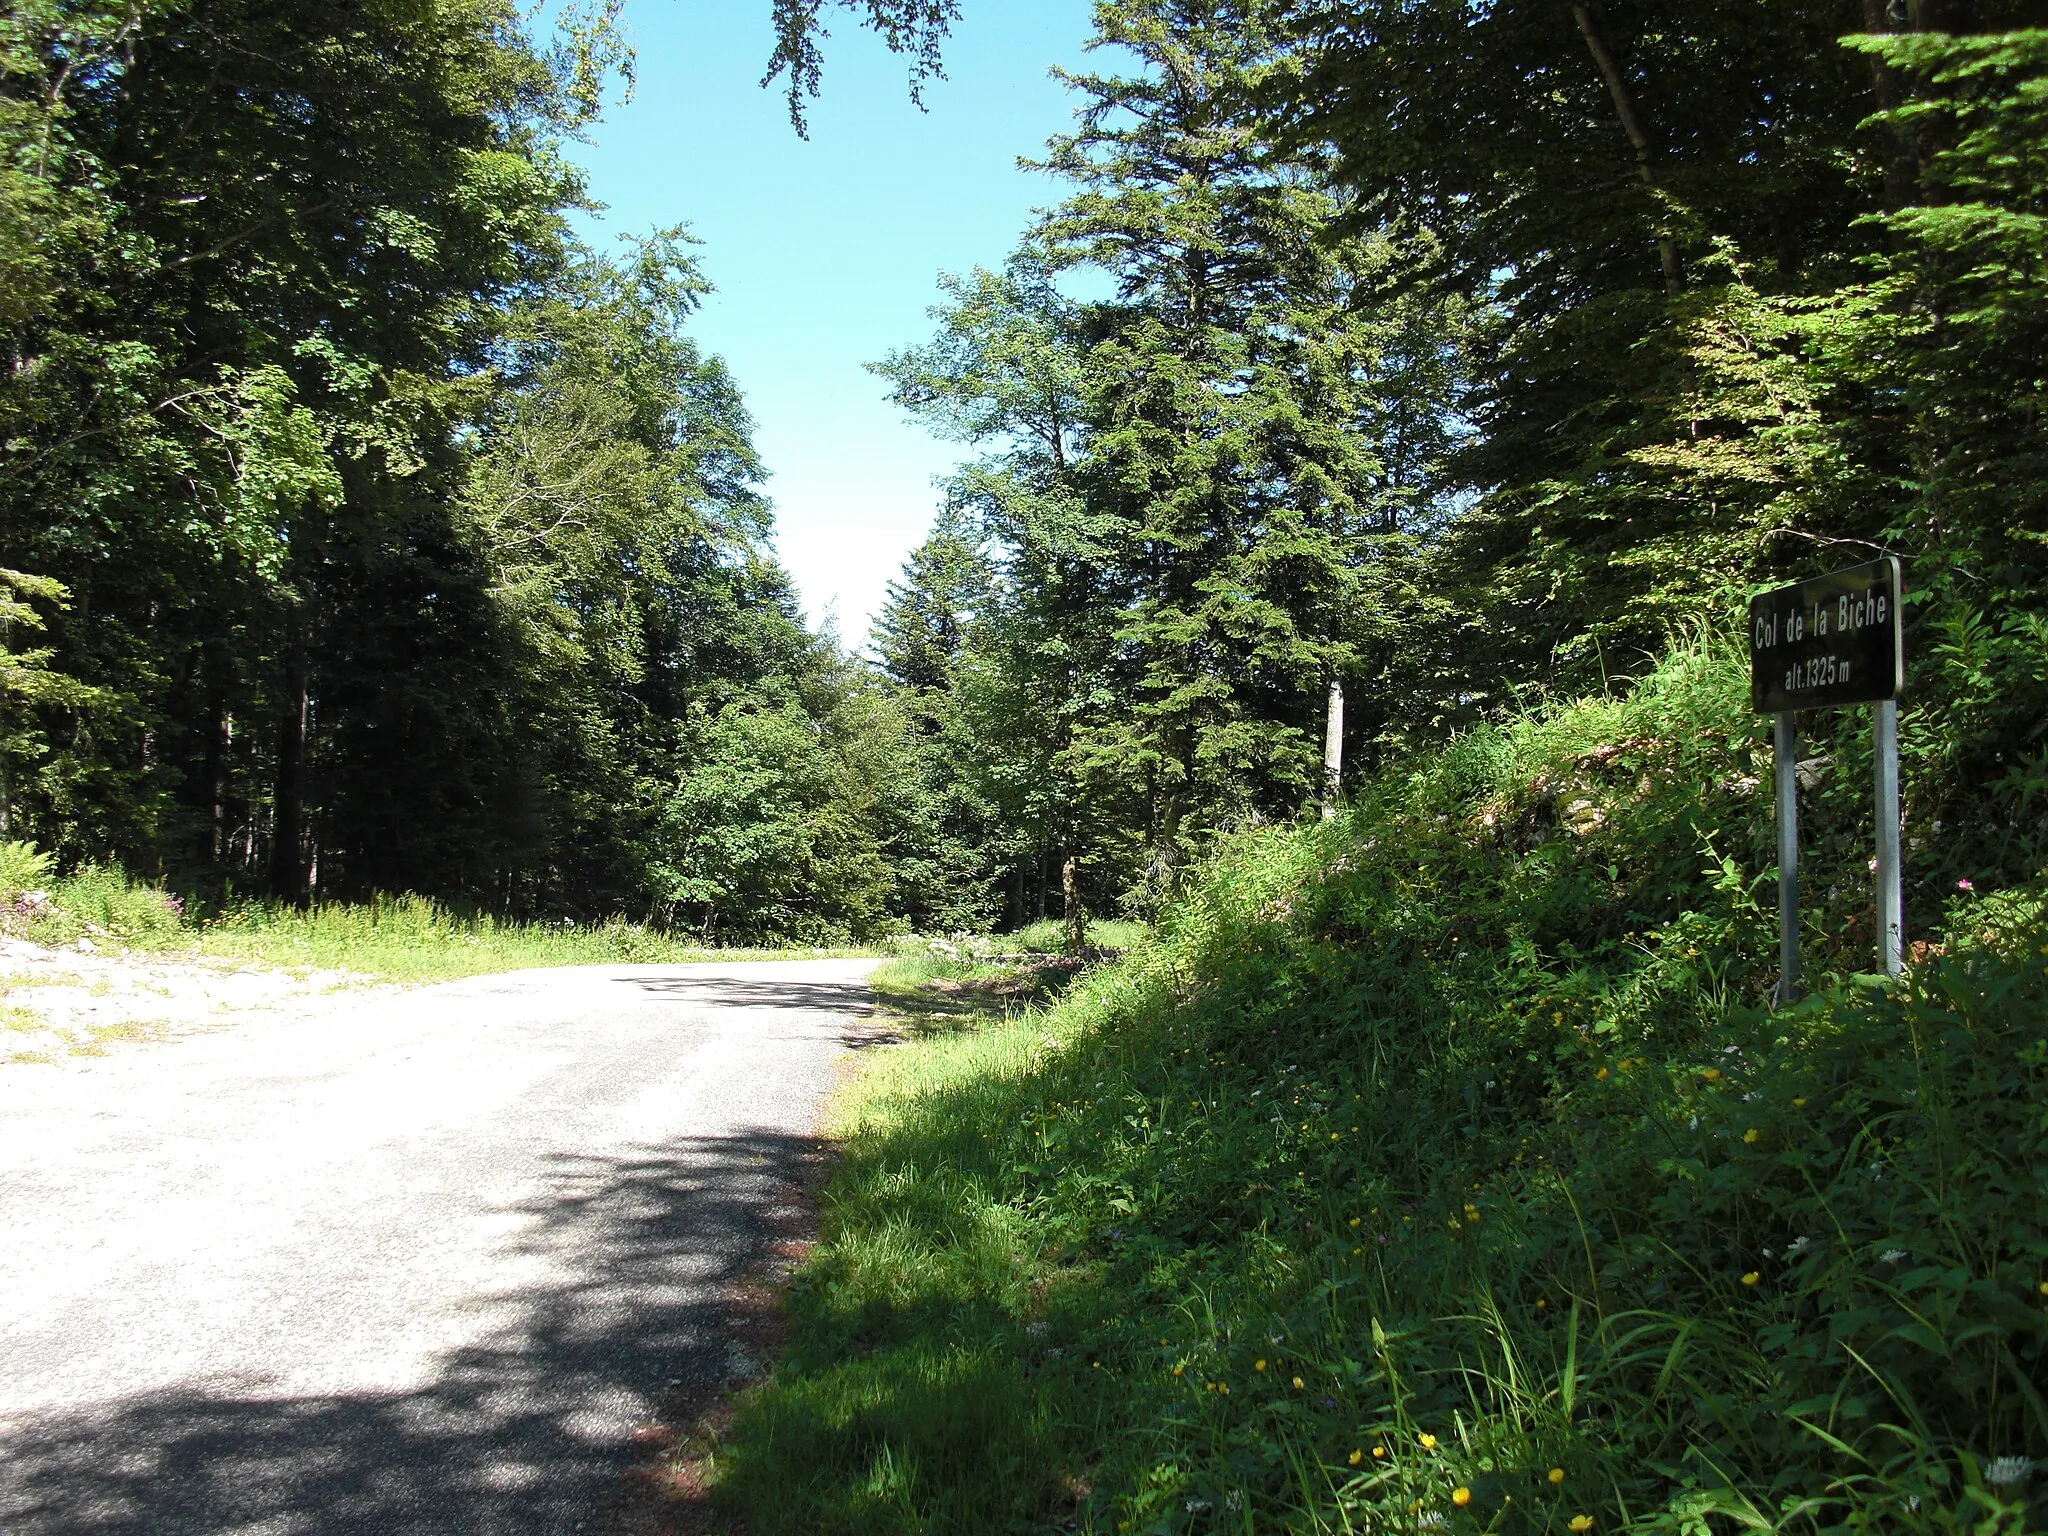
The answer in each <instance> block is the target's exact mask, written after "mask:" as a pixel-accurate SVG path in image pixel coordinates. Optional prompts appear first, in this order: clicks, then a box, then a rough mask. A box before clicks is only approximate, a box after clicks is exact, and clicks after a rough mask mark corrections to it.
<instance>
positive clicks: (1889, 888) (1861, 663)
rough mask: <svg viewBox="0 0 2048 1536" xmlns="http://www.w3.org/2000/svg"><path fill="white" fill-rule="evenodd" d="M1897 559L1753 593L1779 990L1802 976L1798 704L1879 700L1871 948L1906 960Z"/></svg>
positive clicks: (1753, 688)
mask: <svg viewBox="0 0 2048 1536" xmlns="http://www.w3.org/2000/svg"><path fill="white" fill-rule="evenodd" d="M1900 591H1901V583H1900V580H1899V562H1898V560H1897V559H1896V558H1894V557H1891V556H1886V557H1885V558H1884V559H1882V560H1873V561H1872V562H1871V563H1870V564H1868V565H1858V566H1852V567H1850V568H1849V569H1848V570H1843V571H1832V572H1830V573H1829V574H1827V575H1826V576H1816V577H1815V578H1814V579H1813V580H1811V581H1801V582H1795V583H1794V584H1793V585H1791V586H1789V587H1776V588H1773V589H1772V590H1771V591H1769V592H1762V593H1759V594H1758V595H1757V596H1755V597H1753V598H1751V599H1750V601H1749V697H1750V706H1751V707H1752V708H1753V709H1755V710H1757V711H1758V712H1759V713H1762V714H1768V715H1773V716H1775V717H1776V720H1775V729H1774V730H1773V732H1772V736H1773V740H1774V744H1775V748H1776V758H1777V764H1776V766H1777V774H1776V778H1777V795H1778V990H1777V992H1776V994H1775V1000H1776V1001H1777V1002H1779V1003H1780V1004H1783V1003H1788V1002H1790V1001H1791V1000H1792V997H1793V994H1794V992H1795V990H1796V988H1797V987H1798V984H1799V781H1798V774H1797V772H1796V769H1797V763H1798V756H1799V750H1798V749H1799V735H1798V729H1797V725H1796V723H1795V720H1794V712H1795V711H1797V710H1802V709H1828V708H1833V707H1835V706H1837V705H1842V704H1871V705H1875V706H1876V709H1875V727H1876V743H1875V745H1876V749H1877V783H1876V785H1875V790H1876V800H1877V958H1878V963H1879V964H1880V965H1882V966H1883V967H1884V972H1885V974H1886V975H1887V976H1896V975H1898V974H1899V971H1900V969H1901V967H1902V965H1903V963H1904V949H1905V914H1904V912H1903V910H1902V904H1901V900H1900V895H1901V888H1900V881H1899V705H1898V698H1899V693H1900V691H1901V690H1902V689H1903V688H1904V687H1905V685H1906V653H1905V639H1904V631H1903V629H1902V627H1901V625H1900V621H1899V620H1900V616H1899V596H1900Z"/></svg>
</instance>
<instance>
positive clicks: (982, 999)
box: [868, 920, 1148, 1036]
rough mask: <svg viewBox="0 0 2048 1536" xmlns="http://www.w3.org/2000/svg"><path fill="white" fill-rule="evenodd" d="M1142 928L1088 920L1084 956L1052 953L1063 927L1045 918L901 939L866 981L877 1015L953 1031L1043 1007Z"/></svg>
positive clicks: (924, 1029) (912, 1026)
mask: <svg viewBox="0 0 2048 1536" xmlns="http://www.w3.org/2000/svg"><path fill="white" fill-rule="evenodd" d="M1147 931H1148V930H1147V929H1146V926H1145V925H1144V924H1143V923H1127V922H1114V921H1103V920H1097V921H1092V922H1090V923H1089V925H1088V930H1087V934H1086V939H1087V944H1088V954H1087V955H1086V956H1084V957H1070V956H1067V955H1063V954H1061V953H1060V952H1059V951H1060V947H1061V945H1062V944H1063V943H1064V941H1065V937H1066V930H1065V927H1064V925H1062V924H1060V923H1057V922H1051V921H1048V922H1042V923H1034V924H1032V925H1031V926H1029V927H1027V928H1023V929H1020V930H1019V931H1018V932H1016V933H1012V934H999V935H996V936H994V937H982V936H965V935H962V936H956V937H955V938H952V939H944V938H936V939H906V940H902V941H899V942H898V944H897V945H896V950H897V953H896V956H895V958H893V959H891V960H890V961H888V962H887V963H886V964H884V965H881V966H878V967H877V968H876V969H875V971H874V972H873V973H872V974H871V975H870V976H869V977H868V985H869V986H871V987H873V988H874V990H875V994H876V998H877V1000H878V1001H879V1002H880V1004H881V1006H882V1011H883V1014H884V1015H885V1017H886V1018H888V1019H889V1020H890V1021H892V1022H894V1023H896V1024H898V1025H901V1026H904V1027H906V1029H907V1030H908V1032H909V1033H911V1034H912V1035H918V1036H923V1035H934V1034H948V1033H958V1032H959V1031H962V1030H967V1029H976V1028H981V1027H984V1026H987V1025H990V1024H996V1023H1000V1022H1002V1021H1004V1020H1006V1019H1013V1018H1016V1017H1018V1016H1019V1015H1021V1014H1024V1013H1027V1012H1029V1011H1030V1010H1032V1009H1034V1008H1038V1007H1041V1006H1043V1005H1044V1004H1046V1003H1048V1002H1050V1001H1052V1000H1053V999H1054V998H1056V997H1058V996H1059V995H1060V994H1061V993H1063V992H1064V991H1066V989H1067V987H1068V986H1069V984H1071V983H1072V981H1073V980H1074V978H1075V977H1076V976H1077V975H1078V974H1080V972H1081V971H1082V970H1083V969H1085V968H1086V966H1087V965H1088V964H1089V963H1091V962H1096V961H1100V960H1101V959H1102V958H1104V957H1105V956H1108V955H1111V954H1116V953H1120V952H1122V951H1124V950H1127V949H1129V948H1131V947H1132V946H1133V945H1135V944H1137V943H1139V942H1140V941H1141V940H1142V939H1143V938H1144V937H1145V935H1146V933H1147Z"/></svg>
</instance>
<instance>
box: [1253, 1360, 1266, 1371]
mask: <svg viewBox="0 0 2048 1536" xmlns="http://www.w3.org/2000/svg"><path fill="white" fill-rule="evenodd" d="M1265 1368H1266V1362H1265V1361H1263V1360H1254V1361H1253V1362H1252V1369H1253V1370H1255V1371H1263V1370H1264V1369H1265Z"/></svg>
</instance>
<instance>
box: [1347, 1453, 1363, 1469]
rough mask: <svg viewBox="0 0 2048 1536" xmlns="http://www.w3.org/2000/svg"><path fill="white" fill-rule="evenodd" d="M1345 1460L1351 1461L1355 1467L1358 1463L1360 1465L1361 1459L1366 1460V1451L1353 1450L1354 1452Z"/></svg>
mask: <svg viewBox="0 0 2048 1536" xmlns="http://www.w3.org/2000/svg"><path fill="white" fill-rule="evenodd" d="M1345 1460H1347V1461H1349V1462H1350V1463H1351V1465H1352V1466H1354V1467H1355V1466H1357V1465H1358V1464H1359V1463H1360V1462H1361V1461H1363V1460H1365V1452H1363V1451H1353V1452H1352V1453H1351V1454H1350V1455H1349V1456H1347V1457H1346V1458H1345Z"/></svg>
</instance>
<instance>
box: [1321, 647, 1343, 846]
mask: <svg viewBox="0 0 2048 1536" xmlns="http://www.w3.org/2000/svg"><path fill="white" fill-rule="evenodd" d="M1343 788H1344V684H1343V682H1342V681H1341V680H1340V679H1339V678H1337V677H1336V676H1334V675H1333V676H1332V677H1331V678H1330V707H1329V710H1328V712H1327V713H1326V714H1325V715H1324V717H1323V820H1325V821H1335V820H1336V819H1337V797H1338V795H1339V794H1340V793H1341V792H1342V790H1343Z"/></svg>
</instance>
